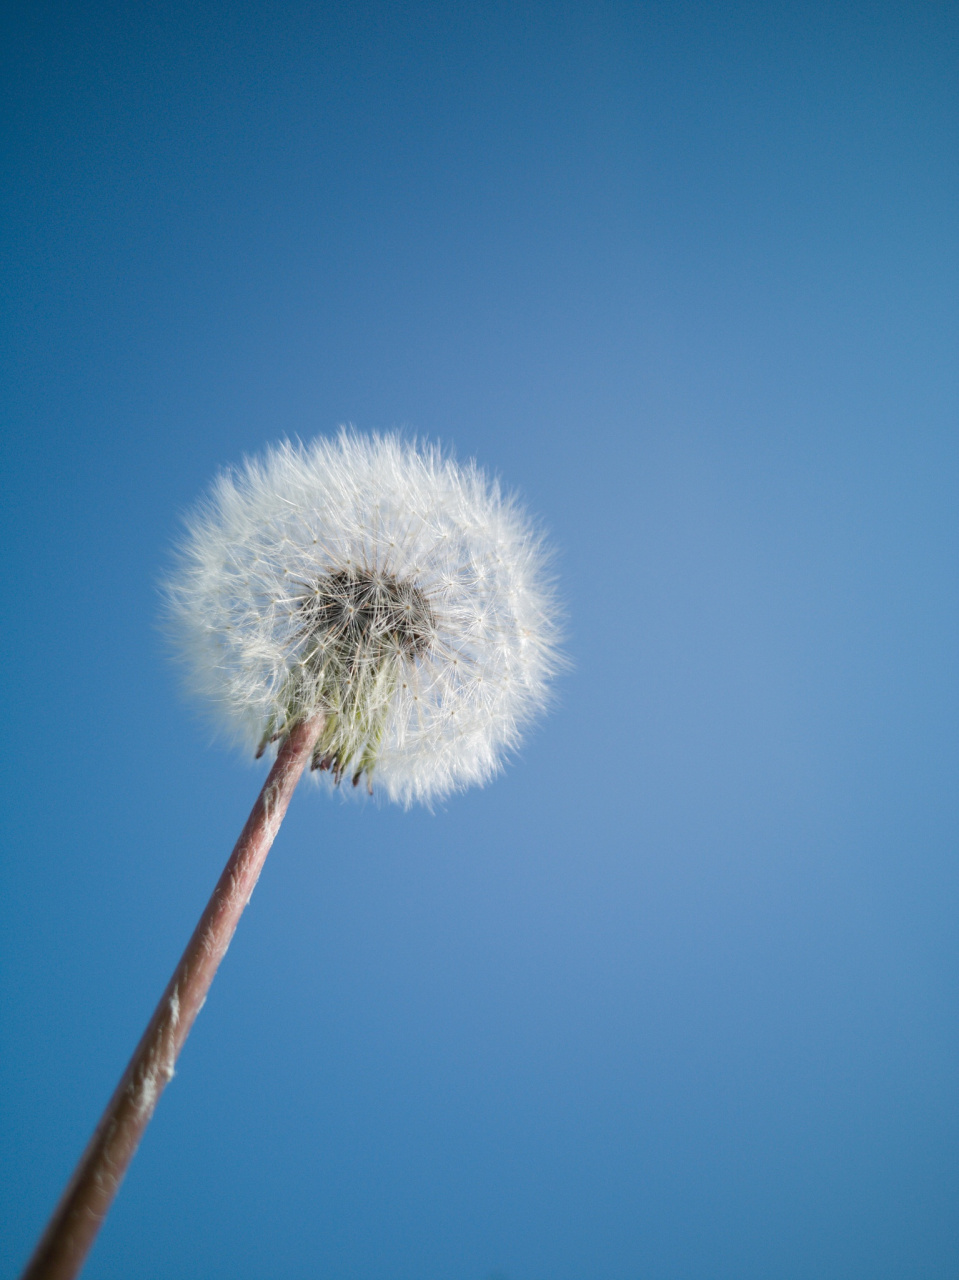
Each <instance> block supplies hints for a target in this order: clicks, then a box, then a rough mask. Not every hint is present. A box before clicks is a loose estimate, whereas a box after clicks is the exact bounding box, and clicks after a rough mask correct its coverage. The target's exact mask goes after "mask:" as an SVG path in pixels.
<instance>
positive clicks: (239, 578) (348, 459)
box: [167, 432, 557, 804]
mask: <svg viewBox="0 0 959 1280" xmlns="http://www.w3.org/2000/svg"><path fill="white" fill-rule="evenodd" d="M188 530H189V532H188V536H187V538H186V540H185V541H184V543H183V545H182V546H181V547H180V550H179V558H178V565H177V570H176V573H175V574H174V576H173V578H172V579H171V581H170V582H169V583H168V584H167V596H168V602H169V613H170V618H171V622H172V623H173V632H174V635H175V638H176V640H177V643H178V646H179V648H180V650H181V652H182V653H183V656H184V657H185V658H186V660H187V663H188V668H189V671H190V673H191V682H192V684H193V686H194V688H195V689H196V690H197V691H199V692H200V693H202V694H204V695H205V696H206V697H207V698H209V699H211V700H212V703H213V706H214V708H215V711H216V712H217V719H218V721H219V722H220V723H221V725H222V726H223V727H225V728H227V729H228V730H229V731H231V732H232V734H233V735H234V736H238V737H239V738H240V739H241V740H242V741H244V742H246V743H247V744H248V745H249V746H250V747H252V748H256V747H259V748H260V749H261V750H262V749H263V748H264V746H266V745H267V744H268V743H270V742H274V741H276V740H277V739H278V738H280V737H282V736H283V735H284V733H286V732H287V731H288V729H289V728H290V727H291V725H292V724H293V723H295V722H296V721H297V720H298V719H301V718H302V717H303V716H306V715H309V714H312V713H314V712H316V711H323V712H324V713H325V714H326V717H327V727H326V729H325V731H324V735H323V737H321V740H320V745H319V747H318V748H317V753H316V756H315V758H314V766H315V767H319V768H320V769H321V770H324V771H326V773H327V776H330V777H333V778H334V779H335V780H336V781H337V782H338V781H339V779H340V777H341V776H342V775H343V774H344V773H347V774H348V776H350V777H351V778H352V780H353V781H354V783H357V782H358V781H359V780H360V776H361V775H362V774H364V773H365V774H366V776H367V779H368V780H369V781H371V782H372V780H373V779H374V778H375V781H376V783H377V785H378V786H382V787H383V788H384V789H385V791H386V792H387V794H388V795H389V796H390V797H391V798H392V799H395V800H399V801H402V802H403V803H406V804H409V803H410V802H411V801H413V800H423V801H426V802H429V801H430V800H433V799H437V798H440V797H442V796H444V795H446V794H448V793H449V792H450V791H452V790H455V789H457V788H460V787H465V786H468V785H470V784H471V783H483V782H485V781H487V780H488V779H489V777H490V776H491V775H492V774H493V773H494V772H495V771H496V770H497V769H498V768H499V767H500V765H501V763H502V760H503V756H504V754H505V753H506V752H507V751H508V750H509V749H511V748H513V747H515V746H516V745H517V743H518V742H519V738H520V733H521V730H522V728H523V726H524V725H526V724H527V723H528V721H529V720H530V718H531V717H532V716H533V715H534V714H535V713H536V712H537V711H538V710H539V709H540V708H541V707H542V706H543V704H544V702H545V699H546V691H547V682H548V680H549V677H550V676H551V675H552V674H553V673H554V671H555V669H556V666H557V649H556V641H557V628H556V606H555V602H554V599H553V596H552V592H551V590H550V585H549V582H548V580H547V579H546V578H545V576H544V560H545V556H544V549H543V545H542V541H541V539H540V537H539V536H538V535H537V534H536V532H535V531H534V530H533V529H532V527H531V525H530V523H529V520H528V519H527V517H526V516H525V514H524V513H523V512H522V510H521V509H520V508H519V507H518V506H517V505H516V504H515V503H514V502H513V501H512V500H511V499H510V498H508V497H504V496H503V495H502V494H501V492H500V489H499V486H498V485H497V484H496V483H495V482H491V481H490V480H489V479H488V478H487V477H486V475H485V474H484V473H483V472H482V471H481V470H479V469H478V468H477V467H476V466H475V464H473V463H470V464H468V465H467V466H459V465H457V464H455V463H454V462H453V461H451V460H450V459H449V458H445V457H443V456H442V454H441V453H440V451H439V450H438V449H437V448H435V447H425V448H424V447H416V446H415V445H413V444H410V443H408V442H405V441H403V440H401V439H400V438H398V437H396V436H392V435H390V436H383V437H380V436H369V437H367V436H361V435H358V434H355V433H352V432H342V433H341V434H340V435H339V436H338V437H337V438H335V439H324V438H321V439H318V440H316V441H314V442H313V443H312V444H310V445H291V444H281V445H278V446H276V447H274V448H271V449H269V450H268V451H267V452H266V454H265V455H264V456H263V457H262V459H255V460H251V461H248V462H246V463H245V465H244V466H243V467H241V468H238V469H235V470H231V471H229V472H226V473H224V474H222V475H220V476H219V477H218V479H217V480H216V481H215V483H214V484H213V486H212V489H211V491H210V493H209V495H208V496H207V498H206V499H205V500H204V501H203V502H202V503H201V504H200V505H199V506H198V507H197V509H196V510H195V512H194V513H193V514H192V516H191V517H190V519H189V521H188Z"/></svg>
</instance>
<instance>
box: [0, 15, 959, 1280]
mask: <svg viewBox="0 0 959 1280" xmlns="http://www.w3.org/2000/svg"><path fill="white" fill-rule="evenodd" d="M4 23H5V29H4V38H3V41H2V44H3V47H4V48H5V50H6V54H5V57H6V59H7V66H6V70H5V73H4V83H5V86H6V87H5V92H4V113H5V116H6V122H7V127H6V130H5V134H6V138H7V148H6V155H7V167H8V172H9V174H10V177H11V181H10V182H9V184H8V191H9V195H8V197H7V199H6V200H5V203H4V209H3V230H2V244H0V252H2V261H3V274H4V278H5V281H6V285H5V306H4V331H3V340H2V371H3V376H2V385H3V393H2V394H3V422H4V431H3V449H4V460H3V506H2V519H3V524H4V545H5V548H6V550H5V554H4V558H3V571H4V593H3V608H4V625H3V637H4V639H3V645H4V663H3V675H4V681H5V693H4V698H3V704H2V705H3V714H4V718H5V721H6V737H5V740H6V744H7V750H6V753H5V768H4V770H3V784H2V785H3V833H4V834H3V868H2V876H3V880H2V890H0V917H2V948H3V950H2V956H0V958H2V975H3V976H2V982H3V999H2V1013H0V1032H2V1056H0V1106H2V1109H3V1126H2V1134H0V1167H2V1176H0V1221H2V1224H3V1230H2V1231H0V1267H2V1274H3V1275H4V1276H7V1275H9V1276H11V1277H13V1276H15V1275H16V1274H17V1271H18V1268H19V1267H20V1266H21V1265H22V1264H23V1262H24V1260H25V1258H26V1256H27V1254H28V1253H29V1251H30V1248H31V1247H32V1244H33V1242H34V1240H35V1238H36V1236H37V1235H38V1233H39V1231H40V1230H41V1228H42V1226H43V1224H44V1221H45V1219H46V1216H47V1214H48V1213H49V1211H50V1210H51V1208H52V1206H53V1204H54V1202H55V1201H56V1199H57V1197H58V1195H59V1192H60V1190H61V1188H62V1185H63V1183H64V1181H65V1180H66V1178H67V1176H68V1175H69V1172H70V1170H71V1168H72V1166H73V1164H74V1162H75V1160H76V1158H77V1156H78V1155H79V1153H80V1151H81V1149H82V1147H83V1145H84V1143H85V1141H86V1139H87V1137H88V1136H89V1133H90V1131H91V1129H92V1127H93V1125H94V1124H95V1122H96V1119H97V1117H98V1115H99V1112H100V1110H101V1108H102V1106H103V1104H104V1103H105V1101H106V1099H107V1097H108V1096H109V1094H110V1092H111V1091H112V1088H113V1085H114V1083H115V1081H116V1079H117V1078H118V1076H119V1074H120V1072H121V1071H122V1069H123V1066H124V1065H125V1062H126V1059H127V1057H128V1055H129V1053H130V1051H131V1050H132V1048H133V1046H134V1044H135V1043H136V1040H137V1038H138V1036H139V1034H140V1031H141V1030H142V1027H143V1025H144V1024H145V1022H146V1019H147V1018H148V1016H149V1013H150V1011H151V1010H152V1007H153V1004H154V1002H155V1001H156V999H157V997H158V996H159V994H160V992H161V990H162V988H163V986H164V984H165V982H166V979H167V977H168V976H169V973H170V971H171V970H172V968H173V965H174V964H175V962H176V959H177V958H178V956H179V952H180V949H181V947H182V946H183V944H184V942H185V941H186V939H187V937H188V936H189V933H190V931H191V929H192V926H193V924H194V922H195V920H196V918H197V916H198V914H199V912H200V910H201V908H202V906H203V904H204V902H205V901H206V897H207V895H208V893H209V891H210V889H211V888H212V885H213V883H214V882H215V879H216V877H217V875H218V873H219V870H220V867H221V866H222V863H223V862H224V861H225V859H226V856H227V855H228V853H229V850H230V848H231V847H232V844H233V841H234V839H235V838H236V835H237V833H238V831H239V829H240V827H241V826H242V823H243V821H244V819H245V816H246V813H247V811H248V810H249V807H250V805H251V803H252V800H253V798H254V796H255V794H256V791H257V788H258V786H259V783H260V779H261V777H262V770H261V769H260V768H259V767H257V766H255V765H253V764H252V763H250V762H247V761H245V760H243V759H241V758H239V757H238V756H237V755H236V754H231V753H230V752H229V751H226V750H224V749H222V748H221V747H220V746H218V745H216V744H214V743H212V742H211V740H210V735H209V731H208V729H207V728H206V726H205V724H204V722H203V721H202V719H201V718H200V717H199V716H198V715H197V714H196V712H195V709H194V708H192V707H191V706H190V705H189V704H188V703H187V702H186V701H185V700H184V699H183V697H182V696H181V695H180V693H179V691H178V688H177V679H176V674H175V671H174V670H173V668H172V665H171V663H170V662H169V660H168V657H167V654H166V652H165V649H164V642H163V640H162V637H161V635H160V633H159V630H158V626H157V619H158V613H159V599H158V589H157V583H158V581H159V579H160V578H161V576H162V574H163V572H164V569H165V567H166V566H167V565H168V564H169V556H170V548H171V545H172V544H173V542H174V540H175V539H176V537H177V536H178V532H179V529H180V520H181V517H182V514H183V512H184V511H185V510H186V509H187V508H188V507H189V505H190V504H191V503H192V502H193V501H194V499H195V497H196V496H197V494H198V493H199V492H200V491H201V490H202V488H203V487H204V486H205V484H206V483H207V482H208V480H209V479H210V477H211V476H212V475H213V474H214V473H215V472H216V470H217V469H218V468H219V467H221V466H223V465H225V464H227V463H230V462H232V461H235V460H237V459H239V458H241V457H242V456H243V455H244V454H248V453H255V452H256V451H257V450H259V449H261V448H262V447H263V446H264V445H266V444H267V443H269V442H271V441H274V440H276V439H278V438H280V437H282V436H284V435H299V436H302V437H304V438H308V437H310V436H312V435H315V434H317V433H324V432H332V431H334V430H335V429H336V428H337V426H338V425H339V424H340V423H343V422H352V423H354V424H355V425H356V426H357V427H358V428H360V429H383V428H390V427H394V426H395V427H400V428H402V429H404V430H406V431H408V432H409V433H411V434H412V433H416V434H419V435H423V436H426V437H429V438H433V439H439V440H442V441H444V442H446V443H447V444H449V445H450V446H452V447H453V448H455V450H456V452H457V454H458V455H459V456H460V457H464V458H465V457H473V456H475V457H476V458H477V459H478V460H479V461H480V462H481V463H483V464H484V465H486V466H487V467H489V468H490V469H491V470H493V471H495V472H496V473H498V474H499V475H501V476H502V478H503V480H504V481H505V482H506V484H507V485H508V486H510V487H511V488H514V489H515V490H516V491H518V492H519V493H520V494H521V496H522V497H523V499H524V501H525V502H526V503H527V504H528V505H529V507H530V508H531V510H532V511H533V512H534V513H535V514H536V515H537V517H538V518H539V519H541V521H542V522H543V525H544V526H545V527H546V528H547V529H548V530H549V534H550V538H551V541H552V543H553V545H554V546H555V548H556V569H557V574H558V577H559V581H560V590H561V594H562V596H563V599H564V601H565V605H566V610H567V648H568V651H569V654H570V657H571V659H572V669H571V671H570V672H569V673H568V674H566V675H565V676H564V677H563V679H562V680H561V681H560V682H559V684H558V687H557V704H556V707H555V708H554V710H553V712H552V714H551V715H550V716H549V717H548V719H546V720H544V721H543V722H542V723H541V724H540V725H539V726H538V727H537V729H536V730H535V731H534V732H533V733H532V734H531V735H530V736H529V738H528V740H527V742H526V744H525V746H524V748H523V750H522V751H521V753H520V754H519V756H518V758H517V759H516V760H515V761H514V762H513V763H512V765H511V766H510V768H509V770H508V771H507V773H506V774H504V776H503V777H502V778H500V779H499V780H498V781H497V782H495V783H494V784H493V785H491V786H490V787H489V788H487V789H485V790H483V791H476V792H471V793H468V794H466V795H463V796H460V797H456V798H454V799H452V800H450V801H449V803H448V804H446V805H445V806H444V807H443V808H442V809H441V810H440V811H439V812H437V813H436V814H434V815H430V814H428V813H425V812H417V811H414V812H411V813H404V812H402V811H400V810H398V809H394V808H390V807H387V806H382V807H378V806H376V805H366V806H365V807H364V806H354V805H342V804H340V803H338V802H336V801H331V800H330V799H329V798H327V797H325V796H323V795H322V794H321V793H318V792H313V791H311V790H310V789H308V788H304V789H303V793H302V794H298V795H297V796H296V797H295V799H294V803H293V806H292V809H291V812H290V815H289V817H288V819H287V822H286V824H285V826H284V828H283V830H282V832H281V835H280V837H279V839H278V840H277V843H276V846H275V848H274V851H273V853H272V854H271V856H270V859H269V861H268V863H267V867H266V870H265V872H264V876H263V879H262V881H261V883H260V886H259V888H258V889H257V892H256V895H255V897H254V899H253V903H252V905H251V908H250V910H249V911H248V912H247V914H246V916H245V918H244V919H243V921H242V922H241V926H240V929H239V932H238V934H237V937H236V939H235V942H234V945H233V947H232V948H231V950H230V953H229V955H228V957H227V959H226V961H225V962H224V965H223V967H222V969H221V972H220V973H219V975H218V977H217V980H216V982H215V984H214V987H213V991H212V993H211V998H210V1000H209V1002H208V1004H207V1007H206V1008H205V1009H204V1011H203V1013H202V1015H201V1017H200V1019H199V1020H198V1022H197V1024H196V1027H195V1029H194V1032H193V1035H192V1037H191V1039H190V1041H189V1043H188V1045H187V1047H186V1050H185V1051H184V1053H183V1056H182V1058H181V1060H180V1065H179V1070H178V1074H177V1078H176V1080H175V1081H174V1082H173V1084H172V1085H171V1087H170V1088H169V1089H168V1091H167V1092H166V1094H165V1095H164V1097H163V1099H162V1101H161V1103H160V1106H159V1108H158V1110H157V1113H156V1116H155V1118H154V1121H153V1123H152V1125H151V1128H150V1130H149V1132H148V1134H147V1137H146V1139H145V1141H144V1143H143V1145H142V1147H141V1149H140V1151H139V1153H138V1154H137V1156H136V1159H135V1161H134V1163H133V1165H132V1167H131V1170H130V1173H129V1175H128V1178H127V1180H126V1182H125V1184H124V1186H123V1188H122V1190H121V1193H120V1196H119V1198H118V1200H117V1202H116V1205H115V1207H114V1210H113V1213H112V1214H111V1216H110V1218H109V1220H108V1223H107V1225H106V1227H105V1228H104V1230H103V1232H102V1234H101V1237H100V1239H99V1242H98V1243H97V1245H96V1247H95V1250H94V1252H93V1253H92V1255H91V1258H90V1261H89V1264H88V1267H87V1269H86V1272H85V1275H87V1276H89V1277H90V1278H91V1280H120V1278H121V1277H123V1278H127V1277H129V1276H131V1275H136V1276H142V1277H144V1280H150V1278H151V1277H163V1278H164V1280H181V1278H182V1280H194V1278H195V1280H212V1278H214V1277H218V1276H224V1277H226V1276H229V1277H231V1278H232V1280H261V1278H262V1277H272V1276H280V1275H282V1276H284V1277H286V1278H288V1280H299V1278H301V1277H302V1278H303V1280H316V1278H319V1280H487V1278H488V1277H490V1276H492V1275H498V1276H501V1277H508V1280H640V1278H641V1280H673V1278H676V1280H679V1278H680V1277H691V1276H694V1277H697V1278H699V1277H701V1278H703V1280H714V1278H715V1280H727V1278H728V1280H753V1278H755V1280H771V1278H775V1280H805V1278H806V1277H809V1276H812V1275H815V1276H817V1277H820V1278H822V1280H827V1278H831V1277H836V1278H837V1280H839V1278H840V1277H841V1278H842V1280H856V1278H858V1277H862V1278H863V1280H867V1278H868V1280H900V1278H905V1277H922V1278H923V1280H934V1278H936V1277H952V1276H954V1275H955V1274H956V1271H957V1268H959V1213H957V1210H956V1205H957V1203H959V1107H957V1099H959V1079H957V1075H959V1071H957V1051H959V1023H957V1013H956V1009H957V1001H956V996H957V990H956V986H957V973H959V968H957V961H959V941H957V933H956V927H955V921H956V918H957V908H959V862H957V818H959V802H957V795H959V789H957V787H956V774H957V765H959V749H957V748H959V734H957V722H959V716H957V711H959V679H957V663H956V652H957V640H959V607H957V606H959V591H957V574H956V570H957V560H959V539H957V537H956V506H957V504H956V492H957V479H959V434H957V407H959V385H957V383H959V379H957V371H956V370H957V366H956V359H955V356H956V339H957V336H959V335H957V329H959V324H957V308H956V298H957V296H959V290H957V286H959V279H957V277H959V263H957V253H956V250H957V236H956V226H957V224H956V208H957V203H956V197H957V194H959V145H957V142H959V137H957V124H959V101H957V90H956V85H957V79H956V74H957V68H956V58H955V50H956V48H957V47H959V40H957V36H959V31H957V26H959V20H957V14H956V11H955V10H954V9H953V8H952V7H951V6H947V5H943V4H932V3H911V4H908V5H906V4H891V3H886V4H880V3H877V4H868V3H866V4H861V5H856V6H852V5H842V6H835V5H825V4H798V5H777V4H762V5H760V4H755V5H744V4H722V5H720V4H665V3H662V4H648V5H639V4H636V5H615V4H607V5H600V4H586V3H583V4H570V5H552V6H545V5H505V4H492V3H491V4H486V5H472V4H459V5H455V6H454V5H440V4H436V5H418V4H415V3H409V4H393V5H387V4H376V5H370V4H362V3H360V4H355V5H349V6H348V5H340V4H328V5H313V6H306V5H293V4H282V3H281V4H277V5H272V6H250V5H244V4H233V5H226V4H212V3H202V2H201V3H199V4H193V5H189V6H188V5H182V6H174V5H169V4H163V3H160V4H157V5H155V6H151V7H146V6H140V5H136V6H135V5H130V4H124V5H112V6H111V5H105V4H92V5H85V6H79V5H72V6H71V5H47V4H42V3H32V4H30V5H25V4H19V5H15V6H13V7H11V9H9V10H8V11H7V14H6V17H5V19H4Z"/></svg>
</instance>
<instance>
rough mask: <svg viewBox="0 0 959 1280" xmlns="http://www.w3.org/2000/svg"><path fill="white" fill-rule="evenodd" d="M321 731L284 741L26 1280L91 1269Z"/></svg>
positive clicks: (316, 722) (309, 724) (62, 1279)
mask: <svg viewBox="0 0 959 1280" xmlns="http://www.w3.org/2000/svg"><path fill="white" fill-rule="evenodd" d="M322 729H323V716H322V715H319V716H314V717H313V718H311V719H309V720H304V721H301V722H300V723H299V724H297V725H296V726H295V727H294V728H293V729H292V731H291V732H290V734H289V735H288V736H287V738H286V739H285V741H284V742H283V743H282V745H281V746H280V750H279V753H278V754H277V757H276V763H275V764H274V765H273V768H272V769H271V770H270V775H269V777H268V778H267V780H266V782H265V783H264V784H263V790H262V791H261V792H260V794H259V796H258V797H257V801H256V804H255V805H254V806H253V810H252V812H251V813H250V816H249V818H248V819H247V823H246V826H245V827H244V828H243V832H242V834H241V835H240V838H239V840H238V841H237V842H236V847H235V848H234V850H233V853H232V854H231V855H230V860H229V862H228V863H227V864H226V866H225V867H224V869H223V874H222V875H221V876H220V879H219V880H218V882H217V886H216V888H215V889H214V890H213V896H212V897H211V898H210V901H209V902H208V903H207V907H206V910H205V911H204V912H203V915H202V916H201V917H200V923H199V924H198V925H197V927H196V929H195V930H194V933H193V937H192V938H191V939H190V941H189V943H188V944H187V948H186V950H185V951H184V953H183V956H182V958H181V960H180V963H179V964H178V965H177V967H176V970H175V971H174V974H173V977H172V978H171V979H170V982H169V985H168V986H167V989H166V991H164V993H163V997H162V999H161V1000H160V1003H159V1004H158V1005H157V1007H156V1011H155V1012H154V1014H153V1017H152V1018H151V1019H150V1023H149V1025H148V1027H147V1029H146V1031H145V1032H144V1034H143V1039H142V1040H141V1041H140V1043H139V1045H137V1048H136V1052H135V1053H134V1055H133V1057H132V1058H131V1060H130V1065H129V1066H128V1067H127V1069H126V1071H125V1072H124V1075H123V1077H122V1079H121V1080H120V1083H119V1084H118V1085H117V1088H116V1092H115V1093H114V1095H113V1097H112V1098H111V1099H110V1102H109V1104H108V1106H107V1109H106V1111H104V1113H103V1117H102V1118H101V1120H100V1123H99V1124H98V1125H97V1128H96V1131H95V1132H94V1134H93V1137H92V1138H91V1139H90V1143H89V1145H88V1146H87V1149H86V1151H84V1153H83V1155H82V1156H81V1158H80V1162H79V1164H78V1165H77V1167H76V1170H75V1171H74V1174H73V1177H72V1179H71V1180H70V1182H69V1184H68V1186H67V1189H66V1191H65V1192H64V1193H63V1197H62V1199H61V1200H60V1203H59V1204H58V1205H57V1208H56V1209H55V1211H54V1213H53V1216H52V1218H51V1219H50V1222H49V1224H48V1226H47V1229H46V1231H45V1232H44V1234H43V1236H42V1237H41V1240H40V1243H39V1244H38V1245H37V1248H36V1250H35V1252H34V1254H33V1257H32V1258H31V1259H30V1262H29V1263H28V1264H27V1269H26V1271H24V1273H23V1280H72V1277H74V1276H76V1275H77V1274H78V1272H79V1271H80V1268H81V1267H82V1266H83V1262H84V1259H85V1258H86V1255H87V1253H88V1251H89V1249H90V1247H91V1245H92V1244H93V1241H94V1239H95V1238H96V1234H97V1232H98V1231H99V1229H100V1226H101V1224H102V1222H103V1220H104V1218H105V1217H106V1215H107V1212H108V1210H109V1208H110V1205H111V1204H112V1202H113V1198H114V1196H115V1195H116V1193H117V1190H118V1188H119V1186H120V1183H121V1181H122V1179H123V1175H124V1174H125V1173H126V1170H127V1165H128V1164H129V1163H130V1161H131V1159H132V1158H133V1153H134V1152H135V1151H136V1149H137V1146H138V1145H139V1143H140V1139H141V1137H142V1136H143V1132H144V1130H145V1129H146V1127H147V1124H148V1123H149V1120H150V1117H151V1116H152V1115H153V1111H154V1108H155V1107H156V1104H157V1099H158V1098H159V1096H160V1094H161V1093H162V1091H163V1088H164V1086H165V1085H166V1084H167V1082H168V1081H169V1080H170V1079H171V1078H172V1076H173V1064H174V1063H175V1062H176V1060H177V1056H178V1055H179V1053H180V1050H181V1049H182V1048H183V1044H184V1042H185V1040H186V1038H187V1036H188V1035H189V1032H190V1028H191V1027H192V1025H193V1022H194V1019H195V1018H196V1016H197V1014H198V1013H199V1012H200V1009H201V1008H202V1007H203V1003H204V1001H205V1000H206V995H207V991H208V990H209V988H210V984H211V982H212V981H213V975H214V974H215V973H216V971H217V967H218V966H219V964H220V961H221V960H222V959H223V957H224V955H225V954H226V950H227V947H228V946H229V945H230V941H231V939H232V937H233V934H234V931H235V930H236V926H237V924H238V922H239V919H240V916H241V915H242V914H243V908H244V907H245V906H246V904H247V903H248V902H249V900H250V895H251V894H252V893H253V889H254V888H255V886H256V882H257V880H258V879H259V875H260V871H261V870H262V868H263V863H264V862H265V861H266V855H267V854H268V853H269V851H270V846H271V845H272V843H273V840H274V838H275V837H276V833H277V831H278V830H279V827H280V823H281V822H282V821H283V817H284V815H285V813H286V810H287V806H288V805H289V803H290V797H291V796H292V794H293V791H294V789H295V787H296V784H297V782H298V781H299V778H300V774H301V773H302V772H303V770H304V768H305V767H306V765H307V764H308V763H309V761H310V759H311V757H312V754H313V750H314V748H315V746H316V742H317V739H318V738H319V735H320V733H321V732H322Z"/></svg>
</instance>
